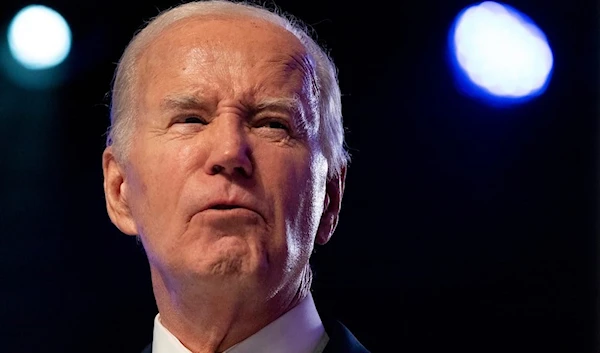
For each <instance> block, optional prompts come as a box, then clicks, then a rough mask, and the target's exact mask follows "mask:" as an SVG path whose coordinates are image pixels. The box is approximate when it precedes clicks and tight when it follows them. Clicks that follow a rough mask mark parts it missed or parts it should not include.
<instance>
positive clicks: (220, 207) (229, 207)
mask: <svg viewBox="0 0 600 353" xmlns="http://www.w3.org/2000/svg"><path fill="white" fill-rule="evenodd" d="M236 208H242V207H241V206H237V205H223V204H221V205H214V206H211V207H209V208H208V209H209V210H234V209H236Z"/></svg>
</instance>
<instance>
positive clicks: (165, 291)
mask: <svg viewBox="0 0 600 353" xmlns="http://www.w3.org/2000/svg"><path fill="white" fill-rule="evenodd" d="M151 275H152V286H153V289H154V296H155V298H156V304H157V307H158V311H159V312H160V320H161V324H162V325H163V326H165V327H166V328H167V329H168V330H169V331H170V332H171V333H172V334H173V335H175V337H177V338H178V339H179V341H181V343H182V344H183V345H184V346H186V347H187V348H188V349H189V350H190V351H192V352H194V353H209V352H210V353H215V352H223V351H225V350H227V349H228V348H230V347H232V346H234V345H235V344H237V343H239V342H241V341H243V340H244V339H246V338H248V337H250V336H251V335H253V334H254V333H256V332H258V331H259V330H260V329H262V328H263V327H265V326H267V325H268V324H269V323H271V322H273V321H274V320H276V319H277V318H278V317H280V316H281V315H283V314H285V313H286V312H288V311H289V310H291V309H292V308H294V307H295V306H296V305H298V303H300V302H301V301H302V300H303V299H304V298H306V296H307V295H308V291H309V288H310V282H311V281H310V279H311V271H310V268H309V267H308V266H307V268H306V269H305V271H304V273H303V275H302V276H301V278H300V280H298V281H297V282H298V283H295V284H294V285H291V286H289V287H290V288H288V289H282V290H279V291H278V292H277V293H276V294H275V295H273V296H272V297H269V298H267V299H266V298H265V297H266V295H265V293H264V290H263V291H252V290H248V289H247V288H246V289H243V288H240V286H237V285H235V284H228V283H225V282H226V281H227V280H226V279H223V282H220V283H218V284H215V283H212V284H206V285H204V284H203V285H198V284H191V285H187V284H181V283H172V282H171V281H169V282H167V281H165V280H164V278H163V277H162V276H161V275H160V273H159V271H156V270H155V269H152V268H151Z"/></svg>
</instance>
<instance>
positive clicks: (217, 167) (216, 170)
mask: <svg viewBox="0 0 600 353" xmlns="http://www.w3.org/2000/svg"><path fill="white" fill-rule="evenodd" d="M223 169H225V168H224V167H223V166H220V165H218V164H215V165H213V167H212V172H213V173H215V174H219V173H220V172H222V171H223Z"/></svg>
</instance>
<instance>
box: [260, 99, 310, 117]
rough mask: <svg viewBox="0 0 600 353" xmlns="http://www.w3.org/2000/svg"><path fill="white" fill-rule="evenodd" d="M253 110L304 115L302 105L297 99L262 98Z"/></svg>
mask: <svg viewBox="0 0 600 353" xmlns="http://www.w3.org/2000/svg"><path fill="white" fill-rule="evenodd" d="M254 110H257V111H261V110H280V111H286V112H295V113H300V114H301V115H304V114H303V109H302V103H301V102H300V99H298V98H264V99H261V100H260V101H259V102H258V104H256V106H255V107H254Z"/></svg>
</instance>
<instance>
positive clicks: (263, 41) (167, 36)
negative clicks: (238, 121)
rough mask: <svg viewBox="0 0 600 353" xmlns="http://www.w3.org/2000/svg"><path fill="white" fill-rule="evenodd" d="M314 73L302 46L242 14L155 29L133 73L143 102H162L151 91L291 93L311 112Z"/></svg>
mask: <svg viewBox="0 0 600 353" xmlns="http://www.w3.org/2000/svg"><path fill="white" fill-rule="evenodd" d="M314 73H315V70H314V63H313V61H312V58H311V56H310V55H309V53H308V51H307V50H306V48H305V46H304V45H303V44H302V43H301V42H300V40H299V39H298V38H297V37H296V36H295V35H294V34H293V33H291V32H289V31H288V30H286V29H284V28H282V27H281V26H279V25H277V24H273V23H270V22H268V21H266V20H264V19H258V18H252V17H248V16H246V17H242V16H233V17H232V16H228V17H214V16H210V17H207V16H196V17H192V18H187V19H183V20H179V21H177V22H175V23H173V24H171V25H169V26H168V27H167V28H165V29H164V30H163V31H161V32H160V33H159V34H158V35H157V36H156V38H155V39H154V40H153V41H151V42H150V44H149V45H148V46H147V47H146V48H145V49H144V51H143V52H142V54H141V56H140V57H139V61H138V73H137V75H138V80H139V81H138V84H139V86H138V87H139V88H141V89H142V91H145V93H147V95H146V102H148V101H154V100H156V99H157V98H162V97H157V96H158V95H160V94H158V93H157V94H156V95H153V94H150V93H151V92H150V91H155V90H162V91H169V92H168V93H169V94H173V93H175V91H185V90H188V91H191V90H193V91H195V92H202V91H205V92H209V91H212V92H213V93H215V94H223V95H230V96H231V97H233V96H241V95H245V96H248V95H250V96H252V95H254V94H255V93H260V94H263V95H266V96H268V97H269V98H271V97H273V96H275V95H277V94H280V95H282V96H283V97H292V95H297V96H299V98H304V100H305V102H304V103H307V104H308V105H309V106H308V107H305V108H308V109H309V110H313V106H314V105H315V97H316V94H315V93H316V86H315V83H316V77H315V74H314ZM162 93H165V92H162ZM140 98H142V97H140ZM205 98H206V97H205ZM142 100H144V99H143V98H142ZM307 113H308V112H307ZM312 113H313V114H309V115H310V116H312V117H315V116H316V115H315V114H314V111H313V112H312ZM311 120H312V119H311Z"/></svg>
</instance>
